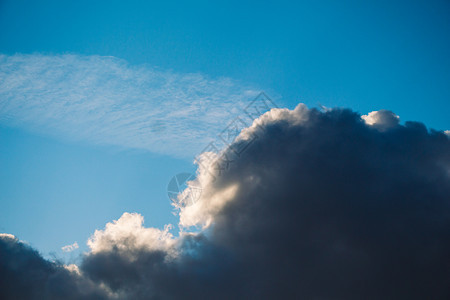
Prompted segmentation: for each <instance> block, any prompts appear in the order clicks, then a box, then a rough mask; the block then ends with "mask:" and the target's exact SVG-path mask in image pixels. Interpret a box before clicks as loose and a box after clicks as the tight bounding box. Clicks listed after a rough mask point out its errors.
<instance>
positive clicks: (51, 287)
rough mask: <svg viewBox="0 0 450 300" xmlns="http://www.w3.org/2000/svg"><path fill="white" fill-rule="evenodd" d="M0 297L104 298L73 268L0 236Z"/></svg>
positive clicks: (16, 241)
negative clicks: (46, 258) (47, 258)
mask: <svg viewBox="0 0 450 300" xmlns="http://www.w3.org/2000/svg"><path fill="white" fill-rule="evenodd" d="M0 298H1V299H15V300H16V299H107V298H108V297H107V293H106V291H104V290H102V289H100V288H99V287H98V286H97V285H96V284H94V283H92V282H90V281H89V280H86V279H85V278H83V277H81V276H79V275H78V274H77V272H76V271H75V270H72V271H71V270H69V269H68V268H66V267H64V266H63V265H61V264H59V263H56V262H50V261H47V260H45V259H43V258H42V257H41V255H40V254H39V253H38V252H37V251H36V250H34V249H32V248H31V247H29V246H28V245H26V244H24V243H23V242H20V241H18V240H17V239H16V238H14V237H12V236H7V235H2V236H0Z"/></svg>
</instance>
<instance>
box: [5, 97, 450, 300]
mask: <svg viewBox="0 0 450 300" xmlns="http://www.w3.org/2000/svg"><path fill="white" fill-rule="evenodd" d="M368 119H370V121H369V120H368ZM397 120H398V118H397V117H396V116H395V115H394V114H392V113H390V112H387V111H382V112H380V113H379V114H377V113H373V114H371V115H368V116H366V118H364V119H362V118H361V116H360V115H358V114H356V113H354V112H352V111H350V110H343V109H333V110H328V111H325V112H320V111H317V110H314V109H312V110H308V109H306V108H305V107H304V106H299V107H297V109H296V110H294V111H289V110H275V111H272V112H270V113H268V114H266V115H264V116H263V117H261V118H260V119H259V120H258V121H257V122H255V123H254V125H253V126H252V127H251V128H249V129H247V130H246V131H244V132H243V133H242V134H241V137H240V139H239V141H238V142H236V143H235V145H234V146H235V147H236V148H238V149H241V148H242V147H240V146H243V145H244V144H246V145H248V143H249V141H250V140H252V141H253V142H252V143H251V144H250V146H249V147H248V148H247V150H246V151H244V152H243V153H242V154H241V156H240V157H238V158H236V157H235V159H234V160H233V162H232V163H231V164H230V166H229V168H228V169H227V170H222V171H221V174H220V176H218V175H219V174H218V171H217V170H216V171H212V172H213V175H215V176H216V180H215V181H211V180H210V177H208V176H209V175H205V174H206V172H207V171H206V169H201V170H200V174H199V178H200V179H199V180H200V182H201V183H202V185H203V191H202V196H201V199H200V200H199V202H198V203H195V204H194V205H193V206H192V207H186V208H184V209H183V208H182V209H181V213H180V217H181V219H182V220H184V221H182V222H181V223H183V222H184V223H186V224H190V223H189V221H190V220H195V222H192V223H196V224H207V225H208V224H209V226H206V227H205V228H204V229H203V230H201V231H200V232H199V233H194V234H183V235H182V236H181V237H180V238H178V239H175V238H171V237H167V236H166V235H164V234H163V233H160V232H156V231H148V230H150V229H148V230H147V229H142V228H140V227H139V224H137V225H136V224H135V227H132V230H129V229H127V230H128V231H127V230H125V231H124V230H121V229H120V228H122V227H123V228H125V227H126V228H130V226H125V225H124V224H125V223H126V222H124V220H125V219H126V220H128V221H127V222H130V221H129V220H132V219H133V218H134V217H133V216H132V215H129V214H128V215H127V216H126V218H124V219H123V220H122V219H121V220H122V223H121V221H120V220H119V221H118V222H115V223H114V224H113V225H111V224H109V225H108V226H107V228H106V229H105V230H104V231H102V232H99V233H96V240H95V241H93V242H92V243H91V248H92V249H94V250H95V251H94V250H93V251H92V252H91V253H90V254H88V255H87V256H86V257H85V258H84V260H83V263H82V264H81V266H80V267H81V271H82V272H83V273H82V274H83V276H84V279H83V280H85V281H86V282H91V281H93V282H95V283H97V284H103V285H104V286H106V287H108V288H109V289H111V291H112V293H113V294H111V295H110V297H113V296H115V297H117V298H128V299H297V298H298V299H450V255H449V254H450V196H449V195H450V139H449V138H448V137H447V136H446V135H445V134H444V133H442V132H436V131H432V130H431V131H430V130H428V129H427V128H426V127H425V126H424V125H423V124H421V123H416V122H407V123H406V124H405V125H400V124H399V123H398V121H397ZM231 151H232V149H231V148H229V149H227V150H226V153H225V154H228V155H229V156H232V153H231ZM211 170H213V169H210V171H211ZM205 178H206V179H205ZM208 178H209V179H208ZM230 187H233V189H230ZM211 203H212V204H211ZM183 218H184V219H183ZM135 219H136V218H135ZM137 223H139V222H137ZM121 224H122V225H121ZM127 224H128V223H127ZM121 226H122V227H121ZM119 229H120V230H119ZM152 230H153V229H152ZM130 232H131V233H130ZM132 232H138V233H136V234H134V235H133V234H132ZM137 235H139V236H152V238H146V239H144V240H149V241H150V240H152V239H153V240H154V241H158V243H155V242H154V241H153V240H152V241H151V242H148V243H145V242H142V241H141V239H140V238H139V237H138V236H137ZM166 239H167V241H166ZM161 241H163V242H161ZM92 245H94V246H92ZM2 249H3V248H2ZM25 252H26V253H29V254H28V255H29V256H32V255H31V254H33V255H36V256H37V254H36V253H35V252H33V251H32V250H30V249H28V248H27V249H26V251H25ZM2 253H3V250H2ZM8 253H11V251H8ZM8 255H10V257H9V258H8V260H7V261H9V260H14V259H16V258H15V257H17V256H20V255H16V254H14V255H13V254H8ZM22 256H23V255H22ZM27 257H28V256H27ZM32 257H34V256H32ZM34 259H36V261H38V262H39V264H38V266H39V267H36V266H35V265H33V264H22V265H19V267H18V269H20V270H21V271H20V272H22V273H27V274H28V273H30V274H31V273H33V274H34V271H33V272H31V271H32V270H34V269H36V268H37V269H38V270H40V271H39V272H43V273H44V274H49V273H51V272H50V271H48V270H53V269H54V268H55V266H53V265H49V263H48V262H45V261H43V260H42V259H41V258H39V257H35V258H34ZM1 264H2V272H1V273H2V274H4V273H5V272H4V271H3V269H4V267H3V265H4V259H3V254H2V258H1ZM9 269H11V267H9ZM9 269H8V268H6V269H5V270H6V271H8V270H9ZM41 270H45V271H41ZM8 272H10V271H8ZM52 272H54V271H52ZM52 274H53V273H52ZM70 274H72V273H70ZM3 276H4V275H2V278H3ZM8 278H14V277H13V276H8ZM37 278H40V279H39V280H41V281H38V282H42V284H38V286H41V285H46V284H48V281H49V280H48V279H47V278H48V277H45V276H44V277H42V276H37ZM42 278H44V279H42ZM2 280H3V279H2ZM16 281H17V282H18V283H17V284H16V283H15V282H16ZM10 282H12V283H11V284H12V285H18V284H19V283H20V284H22V285H23V286H27V284H29V285H30V287H32V289H36V290H37V291H40V289H37V288H35V287H34V285H33V284H31V283H29V282H27V281H24V280H23V279H14V280H12V281H10ZM44 283H45V284H44Z"/></svg>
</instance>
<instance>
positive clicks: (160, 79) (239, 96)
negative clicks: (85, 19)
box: [0, 54, 257, 157]
mask: <svg viewBox="0 0 450 300" xmlns="http://www.w3.org/2000/svg"><path fill="white" fill-rule="evenodd" d="M256 94H257V91H256V90H254V89H252V88H250V87H247V86H244V85H243V84H241V83H239V82H237V81H235V80H232V79H230V78H217V79H212V78H209V77H206V76H204V75H202V74H198V73H186V74H181V73H175V72H172V71H162V70H158V69H155V68H153V67H150V66H148V65H140V66H132V65H130V64H128V63H127V62H126V61H124V60H122V59H118V58H115V57H110V56H82V55H69V54H68V55H53V56H50V55H41V54H31V55H22V54H16V55H12V56H8V55H0V124H3V125H7V126H12V127H19V128H24V129H26V130H32V131H35V132H38V133H41V134H46V135H50V136H56V137H58V138H64V139H66V140H70V141H85V142H89V143H94V144H100V145H114V146H119V147H122V148H132V149H142V150H147V151H151V152H155V153H164V154H168V155H172V156H175V157H192V156H193V155H195V154H197V153H199V152H200V151H201V149H202V148H203V147H204V145H205V144H207V143H208V142H209V141H210V139H212V138H214V136H215V135H216V134H217V132H220V130H221V129H222V128H221V126H223V124H224V123H226V122H228V121H229V120H230V119H232V118H233V116H234V115H236V114H237V113H239V112H240V110H241V109H242V108H243V107H244V105H245V104H246V103H247V102H248V101H249V100H251V99H252V98H253V97H254V96H256Z"/></svg>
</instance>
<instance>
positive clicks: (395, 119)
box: [361, 109, 400, 130]
mask: <svg viewBox="0 0 450 300" xmlns="http://www.w3.org/2000/svg"><path fill="white" fill-rule="evenodd" d="M361 118H362V119H363V120H364V122H366V124H367V125H370V126H373V127H376V128H378V129H379V130H387V129H389V128H392V127H395V126H397V125H398V123H399V122H400V117H399V116H397V115H396V114H394V113H393V112H391V111H389V110H386V109H382V110H379V111H372V112H370V113H369V114H367V115H363V116H361Z"/></svg>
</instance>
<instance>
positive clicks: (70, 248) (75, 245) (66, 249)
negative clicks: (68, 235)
mask: <svg viewBox="0 0 450 300" xmlns="http://www.w3.org/2000/svg"><path fill="white" fill-rule="evenodd" d="M61 249H62V251H64V252H72V251H74V250H76V249H78V243H77V242H75V243H73V244H72V245H67V246H64V247H61Z"/></svg>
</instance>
